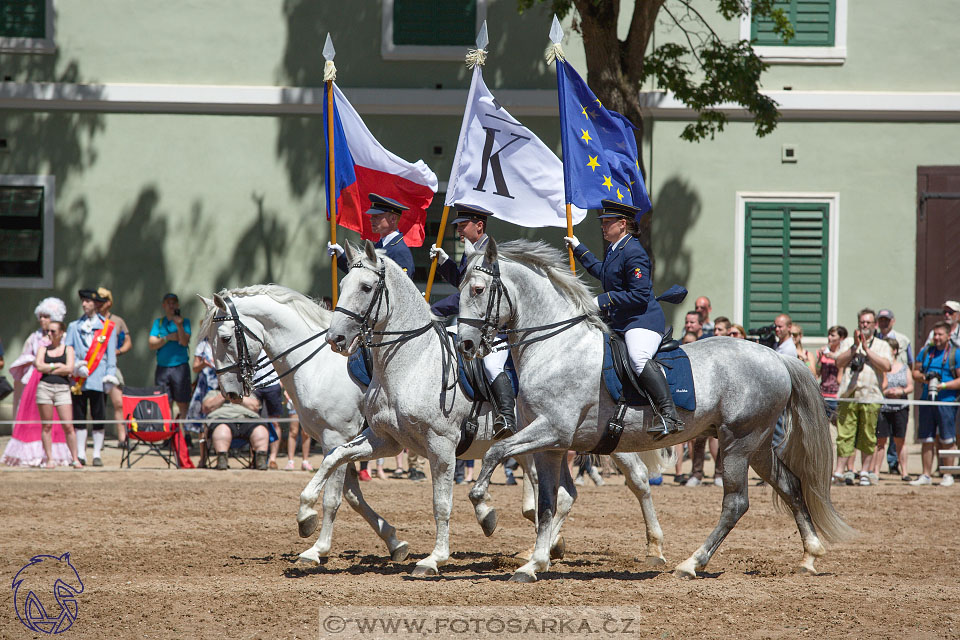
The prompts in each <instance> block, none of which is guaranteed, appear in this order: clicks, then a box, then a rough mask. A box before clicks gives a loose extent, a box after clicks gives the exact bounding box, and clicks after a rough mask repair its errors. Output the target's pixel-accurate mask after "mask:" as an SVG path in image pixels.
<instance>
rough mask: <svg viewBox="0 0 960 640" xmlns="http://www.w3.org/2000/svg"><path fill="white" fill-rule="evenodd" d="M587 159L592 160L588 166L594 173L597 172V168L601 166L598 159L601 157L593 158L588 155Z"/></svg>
mask: <svg viewBox="0 0 960 640" xmlns="http://www.w3.org/2000/svg"><path fill="white" fill-rule="evenodd" d="M587 157H588V158H590V162H588V163H587V166H588V167H590V168H591V169H592V170H593V171H596V170H597V167H599V166H600V163H599V162H597V158H598V157H599V156H591V155H588V156H587Z"/></svg>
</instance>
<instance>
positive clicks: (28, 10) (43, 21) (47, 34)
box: [0, 0, 56, 53]
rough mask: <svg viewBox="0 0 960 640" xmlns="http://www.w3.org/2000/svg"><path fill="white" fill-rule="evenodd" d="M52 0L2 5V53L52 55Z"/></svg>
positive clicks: (7, 0) (7, 1)
mask: <svg viewBox="0 0 960 640" xmlns="http://www.w3.org/2000/svg"><path fill="white" fill-rule="evenodd" d="M53 17H54V8H53V0H3V2H0V51H9V52H20V53H24V52H26V53H30V52H33V53H52V52H53V51H54V50H55V48H56V47H55V46H54V43H53Z"/></svg>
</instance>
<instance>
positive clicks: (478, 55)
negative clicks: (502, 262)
mask: <svg viewBox="0 0 960 640" xmlns="http://www.w3.org/2000/svg"><path fill="white" fill-rule="evenodd" d="M489 42H490V38H489V37H488V36H487V21H486V20H484V21H483V25H482V26H481V27H480V31H479V33H477V48H476V49H471V50H469V51H467V56H466V61H467V67H469V68H470V69H473V68H474V67H477V66H482V65H483V63H484V62H485V61H486V59H487V44H489ZM449 213H450V205H448V204H444V205H443V214H442V215H441V216H440V231H439V232H438V233H437V243H436V244H435V245H434V246H435V247H436V248H438V249H439V248H441V247H442V246H443V236H444V235H445V234H446V232H447V216H448V215H449ZM569 221H570V207H567V225H568V226H570V222H569ZM570 259H571V260H572V259H573V257H572V254H571V258H570ZM438 260H439V256H437V257H435V258H434V259H433V260H431V261H430V274H429V275H428V276H427V290H426V292H425V293H424V294H423V297H424V298H425V299H426V301H427V302H430V290H431V289H433V279H434V278H435V277H436V275H437V261H438Z"/></svg>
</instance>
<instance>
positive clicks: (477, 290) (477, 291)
mask: <svg viewBox="0 0 960 640" xmlns="http://www.w3.org/2000/svg"><path fill="white" fill-rule="evenodd" d="M473 295H475V296H480V295H483V287H474V288H473Z"/></svg>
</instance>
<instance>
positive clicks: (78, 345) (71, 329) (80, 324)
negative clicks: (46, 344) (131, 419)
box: [64, 313, 117, 391]
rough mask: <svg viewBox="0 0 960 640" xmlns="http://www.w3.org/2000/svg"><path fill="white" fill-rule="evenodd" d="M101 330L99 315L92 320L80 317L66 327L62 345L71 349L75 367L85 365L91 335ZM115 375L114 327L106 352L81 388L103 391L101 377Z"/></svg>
mask: <svg viewBox="0 0 960 640" xmlns="http://www.w3.org/2000/svg"><path fill="white" fill-rule="evenodd" d="M101 328H103V316H101V315H100V314H99V313H98V314H96V315H94V316H93V317H92V318H87V317H86V316H81V317H80V318H79V319H77V320H74V321H73V322H71V323H70V325H69V326H68V327H67V337H66V338H65V339H64V344H66V345H67V346H68V347H73V351H74V355H75V358H76V360H75V363H76V366H79V365H81V364H85V363H86V361H87V352H88V351H89V350H90V346H91V345H92V344H93V334H94V333H96V332H97V330H99V329H101ZM108 375H109V376H115V375H117V330H116V325H114V329H113V331H111V332H110V339H109V340H108V341H107V351H106V353H104V354H103V358H102V359H101V360H100V364H99V365H97V368H96V369H94V370H93V371H91V372H90V376H89V377H88V378H87V379H86V381H85V382H84V383H83V388H84V389H87V390H90V391H103V377H104V376H108Z"/></svg>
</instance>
